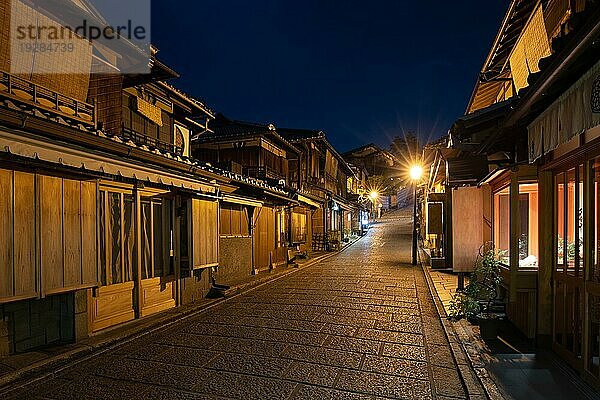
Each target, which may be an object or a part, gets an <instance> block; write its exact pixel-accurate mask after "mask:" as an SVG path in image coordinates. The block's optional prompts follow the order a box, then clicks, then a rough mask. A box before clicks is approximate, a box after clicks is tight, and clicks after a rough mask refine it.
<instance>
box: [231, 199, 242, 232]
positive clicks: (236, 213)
mask: <svg viewBox="0 0 600 400" xmlns="http://www.w3.org/2000/svg"><path fill="white" fill-rule="evenodd" d="M231 233H232V234H233V235H241V234H242V223H241V207H239V206H238V207H236V208H234V209H233V210H231Z"/></svg>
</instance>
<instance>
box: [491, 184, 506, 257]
mask: <svg viewBox="0 0 600 400" xmlns="http://www.w3.org/2000/svg"><path fill="white" fill-rule="evenodd" d="M494 247H495V249H496V250H497V251H499V252H500V260H501V261H502V263H504V264H507V265H508V264H509V263H510V188H508V187H507V188H504V189H503V190H501V191H499V192H496V193H494Z"/></svg>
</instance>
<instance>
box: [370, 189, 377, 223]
mask: <svg viewBox="0 0 600 400" xmlns="http://www.w3.org/2000/svg"><path fill="white" fill-rule="evenodd" d="M378 198H379V193H378V192H377V191H376V190H373V191H372V192H371V193H369V199H370V200H371V218H373V221H375V202H376V201H377V199H378Z"/></svg>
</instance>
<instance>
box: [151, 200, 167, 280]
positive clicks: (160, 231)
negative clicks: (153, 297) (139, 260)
mask: <svg viewBox="0 0 600 400" xmlns="http://www.w3.org/2000/svg"><path fill="white" fill-rule="evenodd" d="M153 203H154V204H153V205H152V210H153V212H154V218H153V220H152V222H153V226H154V241H153V245H154V274H153V277H155V278H156V277H159V276H163V273H164V271H165V268H164V267H165V256H164V253H165V251H164V250H165V249H164V247H165V237H164V236H165V235H164V233H165V226H164V224H163V206H162V203H158V202H153Z"/></svg>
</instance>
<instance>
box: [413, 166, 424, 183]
mask: <svg viewBox="0 0 600 400" xmlns="http://www.w3.org/2000/svg"><path fill="white" fill-rule="evenodd" d="M422 177H423V167H421V166H420V165H413V166H412V167H410V179H411V180H412V181H420V180H421V178H422Z"/></svg>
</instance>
